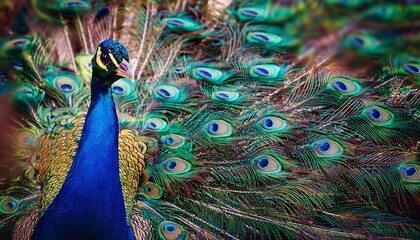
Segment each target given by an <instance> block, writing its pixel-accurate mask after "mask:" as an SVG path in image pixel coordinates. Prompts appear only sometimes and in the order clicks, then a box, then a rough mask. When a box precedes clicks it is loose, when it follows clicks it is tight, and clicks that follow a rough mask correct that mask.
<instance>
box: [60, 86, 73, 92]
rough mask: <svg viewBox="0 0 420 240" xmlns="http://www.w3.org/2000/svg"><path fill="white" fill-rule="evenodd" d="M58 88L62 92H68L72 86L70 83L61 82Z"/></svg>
mask: <svg viewBox="0 0 420 240" xmlns="http://www.w3.org/2000/svg"><path fill="white" fill-rule="evenodd" d="M60 89H61V90H63V91H64V92H70V91H71V90H73V86H72V85H70V84H61V85H60Z"/></svg>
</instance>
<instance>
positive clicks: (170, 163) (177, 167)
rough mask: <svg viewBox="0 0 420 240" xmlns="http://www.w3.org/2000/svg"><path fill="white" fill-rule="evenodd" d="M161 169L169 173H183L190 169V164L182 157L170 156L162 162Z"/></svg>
mask: <svg viewBox="0 0 420 240" xmlns="http://www.w3.org/2000/svg"><path fill="white" fill-rule="evenodd" d="M162 166H163V170H164V171H165V172H166V173H168V174H171V175H177V174H183V173H186V172H188V171H190V170H191V164H190V163H189V162H187V161H185V160H184V159H182V158H178V157H172V158H169V159H167V160H165V161H164V162H163V163H162Z"/></svg>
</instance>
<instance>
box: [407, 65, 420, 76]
mask: <svg viewBox="0 0 420 240" xmlns="http://www.w3.org/2000/svg"><path fill="white" fill-rule="evenodd" d="M404 70H405V71H406V72H408V73H410V74H416V75H417V74H420V64H419V63H406V64H404Z"/></svg>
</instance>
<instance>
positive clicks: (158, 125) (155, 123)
mask: <svg viewBox="0 0 420 240" xmlns="http://www.w3.org/2000/svg"><path fill="white" fill-rule="evenodd" d="M166 125H168V123H167V122H165V121H164V120H162V119H160V118H149V119H147V120H146V127H147V128H148V129H150V130H154V131H158V132H159V131H163V130H164V129H165V127H166Z"/></svg>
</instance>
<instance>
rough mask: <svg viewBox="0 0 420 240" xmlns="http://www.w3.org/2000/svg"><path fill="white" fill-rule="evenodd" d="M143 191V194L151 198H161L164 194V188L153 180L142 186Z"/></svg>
mask: <svg viewBox="0 0 420 240" xmlns="http://www.w3.org/2000/svg"><path fill="white" fill-rule="evenodd" d="M140 190H141V193H142V194H143V196H145V197H147V198H150V199H160V198H161V197H162V194H163V190H162V188H161V187H160V186H159V185H157V184H155V183H152V182H145V183H143V184H142V186H141V187H140Z"/></svg>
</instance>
